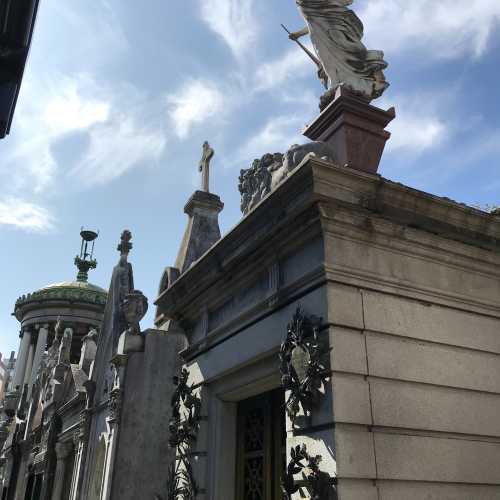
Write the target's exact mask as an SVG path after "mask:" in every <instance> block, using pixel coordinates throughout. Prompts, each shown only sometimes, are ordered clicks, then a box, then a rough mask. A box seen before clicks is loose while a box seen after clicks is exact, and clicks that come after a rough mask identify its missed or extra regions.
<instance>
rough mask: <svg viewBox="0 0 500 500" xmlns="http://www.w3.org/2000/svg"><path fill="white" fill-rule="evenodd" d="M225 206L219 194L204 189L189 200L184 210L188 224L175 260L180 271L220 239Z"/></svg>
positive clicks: (184, 269) (185, 269) (186, 268)
mask: <svg viewBox="0 0 500 500" xmlns="http://www.w3.org/2000/svg"><path fill="white" fill-rule="evenodd" d="M223 208H224V204H223V203H222V202H221V201H220V198H219V197H218V196H217V195H215V194H212V193H207V192H204V191H196V192H195V193H194V194H193V196H191V198H190V199H189V201H188V202H187V204H186V206H185V207H184V212H185V213H186V214H187V215H188V217H189V220H188V225H187V228H186V231H185V233H184V237H183V239H182V243H181V247H180V249H179V253H178V254H177V260H176V261H175V267H176V268H177V269H179V271H180V273H183V272H185V271H187V270H188V269H189V268H190V267H191V265H192V264H193V263H194V262H196V261H197V260H198V259H199V258H200V257H201V256H202V255H203V254H204V253H205V252H206V251H207V250H209V249H210V247H212V246H213V245H214V244H215V243H217V241H219V240H220V236H221V234H220V229H219V220H218V214H219V212H220V211H221V210H222V209H223Z"/></svg>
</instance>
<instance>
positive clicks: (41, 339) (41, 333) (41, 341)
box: [29, 325, 49, 394]
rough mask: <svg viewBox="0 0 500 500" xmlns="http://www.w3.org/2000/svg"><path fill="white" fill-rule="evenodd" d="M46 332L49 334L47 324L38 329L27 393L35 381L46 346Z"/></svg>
mask: <svg viewBox="0 0 500 500" xmlns="http://www.w3.org/2000/svg"><path fill="white" fill-rule="evenodd" d="M48 334H49V325H43V326H42V327H41V328H40V329H39V330H38V341H37V343H36V349H35V357H34V359H33V368H32V369H31V381H30V389H29V394H31V387H33V384H34V383H35V380H36V377H37V375H38V368H39V367H40V363H41V362H42V357H43V354H44V352H45V348H46V347H47V337H48Z"/></svg>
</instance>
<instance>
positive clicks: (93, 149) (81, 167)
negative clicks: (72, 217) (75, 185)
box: [70, 115, 166, 187]
mask: <svg viewBox="0 0 500 500" xmlns="http://www.w3.org/2000/svg"><path fill="white" fill-rule="evenodd" d="M89 138H90V141H89V147H88V149H87V151H86V152H85V154H84V156H83V157H82V158H81V159H80V160H79V161H78V163H77V165H76V166H75V167H74V168H73V169H72V170H71V172H70V175H71V176H76V177H77V178H78V179H79V180H80V181H81V182H82V183H83V185H84V186H85V187H88V186H93V185H100V184H107V183H108V182H110V181H112V180H114V179H116V178H117V177H120V176H121V175H123V174H124V173H125V172H127V171H128V170H130V169H131V168H133V167H135V166H137V165H138V164H140V163H141V162H148V161H157V160H158V158H159V157H160V155H161V154H162V153H163V151H164V149H165V145H166V137H165V135H164V133H163V131H162V130H161V129H157V130H152V129H148V128H147V127H144V126H140V125H138V123H137V120H136V119H134V118H133V117H131V116H127V115H123V116H122V115H117V116H115V117H114V119H113V120H112V121H108V122H106V123H104V124H102V125H98V126H96V127H93V128H92V130H90V132H89Z"/></svg>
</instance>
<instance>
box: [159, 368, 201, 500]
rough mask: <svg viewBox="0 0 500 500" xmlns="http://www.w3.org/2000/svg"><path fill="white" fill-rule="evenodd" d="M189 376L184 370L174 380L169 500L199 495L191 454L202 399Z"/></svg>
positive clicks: (188, 499) (188, 498)
mask: <svg viewBox="0 0 500 500" xmlns="http://www.w3.org/2000/svg"><path fill="white" fill-rule="evenodd" d="M188 377H189V372H188V371H187V370H186V369H185V368H184V369H183V370H182V371H181V374H180V376H179V377H174V384H175V385H176V386H177V387H176V389H175V391H174V394H173V395H172V402H171V405H172V417H171V418H170V422H169V431H170V437H169V445H170V447H171V448H174V449H175V450H176V460H175V461H174V463H173V464H172V465H171V466H170V469H169V471H168V478H167V485H168V486H167V500H194V499H195V498H196V496H197V494H198V487H197V485H196V481H195V479H194V475H193V468H192V466H191V462H190V457H189V455H190V451H191V446H192V444H193V443H194V442H195V441H196V439H197V435H198V429H199V422H200V412H201V398H200V396H199V394H198V393H196V392H195V389H194V387H193V386H192V385H191V386H190V385H188Z"/></svg>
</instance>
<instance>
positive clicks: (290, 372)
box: [279, 306, 330, 427]
mask: <svg viewBox="0 0 500 500" xmlns="http://www.w3.org/2000/svg"><path fill="white" fill-rule="evenodd" d="M320 326H321V319H320V318H316V317H313V316H306V315H305V314H304V313H303V312H302V310H301V309H300V306H299V307H298V308H297V311H296V312H295V315H294V316H293V319H292V321H291V322H290V323H289V324H288V327H287V335H286V339H285V340H284V341H283V343H282V344H281V348H280V353H279V359H280V372H281V384H282V386H283V388H284V389H285V391H288V397H287V399H286V413H287V415H288V417H289V418H290V420H291V421H292V425H293V426H294V427H295V424H296V420H297V416H298V414H299V412H300V411H301V410H302V412H303V413H304V415H305V416H306V417H310V415H311V411H312V410H313V408H314V407H315V406H317V405H318V403H319V401H320V399H321V398H322V397H323V395H324V390H325V383H326V381H327V380H328V379H329V378H330V373H329V371H328V370H327V368H326V366H325V359H326V358H327V356H328V354H329V350H328V349H326V348H325V347H323V346H322V345H321V344H320V342H319V341H318V333H319V330H320Z"/></svg>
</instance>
